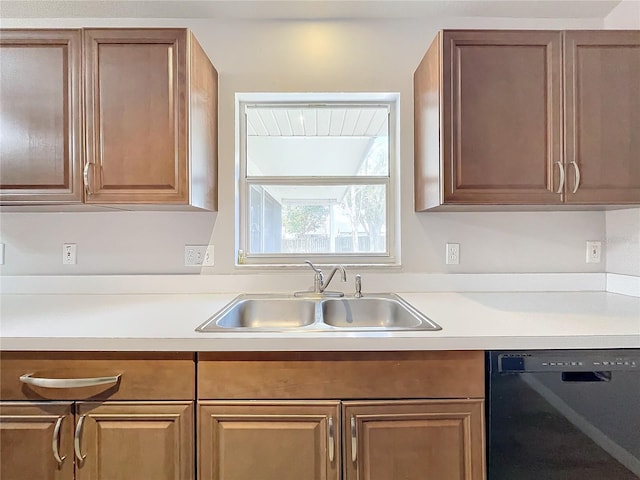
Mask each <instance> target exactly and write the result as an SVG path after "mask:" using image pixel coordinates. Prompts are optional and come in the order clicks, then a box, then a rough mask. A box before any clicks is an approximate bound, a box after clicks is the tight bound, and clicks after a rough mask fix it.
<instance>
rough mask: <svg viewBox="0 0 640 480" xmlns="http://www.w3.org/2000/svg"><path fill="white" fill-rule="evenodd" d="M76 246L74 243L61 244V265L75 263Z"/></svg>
mask: <svg viewBox="0 0 640 480" xmlns="http://www.w3.org/2000/svg"><path fill="white" fill-rule="evenodd" d="M76 248H77V245H76V244H75V243H64V244H62V264H63V265H75V264H76Z"/></svg>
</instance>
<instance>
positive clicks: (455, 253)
mask: <svg viewBox="0 0 640 480" xmlns="http://www.w3.org/2000/svg"><path fill="white" fill-rule="evenodd" d="M446 262H447V265H458V264H459V263H460V244H459V243H447V258H446Z"/></svg>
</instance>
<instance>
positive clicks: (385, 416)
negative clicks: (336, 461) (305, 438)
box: [343, 400, 485, 480]
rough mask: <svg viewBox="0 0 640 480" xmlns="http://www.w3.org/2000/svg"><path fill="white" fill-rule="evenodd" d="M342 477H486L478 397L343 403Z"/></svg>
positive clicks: (361, 479) (421, 479)
mask: <svg viewBox="0 0 640 480" xmlns="http://www.w3.org/2000/svg"><path fill="white" fill-rule="evenodd" d="M343 413H344V415H343V418H344V422H345V434H346V436H345V461H344V464H345V479H346V480H356V479H357V480H389V479H392V478H393V479H396V478H398V479H399V478H401V479H403V480H424V479H427V478H433V479H442V480H445V479H446V480H481V479H484V478H485V466H484V423H483V401H482V400H446V401H445V400H442V401H440V400H438V401H435V400H434V401H395V402H394V401H390V402H345V404H344V407H343Z"/></svg>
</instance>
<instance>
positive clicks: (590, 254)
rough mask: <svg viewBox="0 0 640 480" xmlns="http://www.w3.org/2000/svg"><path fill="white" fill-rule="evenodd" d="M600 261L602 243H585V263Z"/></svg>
mask: <svg viewBox="0 0 640 480" xmlns="http://www.w3.org/2000/svg"><path fill="white" fill-rule="evenodd" d="M601 260H602V242H596V241H593V242H587V263H600V262H601Z"/></svg>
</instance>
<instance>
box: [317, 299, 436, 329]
mask: <svg viewBox="0 0 640 480" xmlns="http://www.w3.org/2000/svg"><path fill="white" fill-rule="evenodd" d="M322 319H323V321H324V323H326V324H327V325H329V326H332V327H335V328H340V329H341V330H342V329H359V330H362V329H376V330H377V329H382V330H440V327H439V326H438V325H436V324H435V323H433V322H432V321H431V320H429V319H428V318H427V317H425V316H424V315H422V313H420V312H418V311H417V310H415V309H414V308H413V307H411V305H409V304H408V303H406V302H405V301H404V300H402V299H401V298H400V297H396V296H389V297H380V296H378V297H373V298H368V297H363V298H336V299H330V300H323V301H322Z"/></svg>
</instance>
